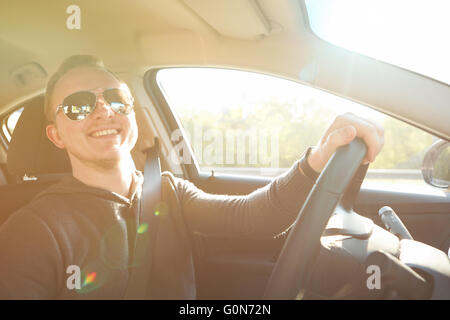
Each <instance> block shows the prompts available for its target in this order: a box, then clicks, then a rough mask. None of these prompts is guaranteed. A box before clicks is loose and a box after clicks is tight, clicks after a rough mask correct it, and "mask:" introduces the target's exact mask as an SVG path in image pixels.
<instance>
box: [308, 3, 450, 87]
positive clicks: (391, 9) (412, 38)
mask: <svg viewBox="0 0 450 320" xmlns="http://www.w3.org/2000/svg"><path fill="white" fill-rule="evenodd" d="M305 4H306V7H307V11H308V17H309V22H310V26H311V29H312V30H313V32H315V33H316V34H317V35H318V36H319V37H320V38H322V39H323V40H325V41H328V42H331V43H333V44H335V45H337V46H340V47H343V48H345V49H348V50H351V51H355V52H358V53H362V54H364V55H367V56H369V57H372V58H375V59H377V60H381V61H385V62H388V63H391V64H394V65H397V66H399V67H402V68H404V69H408V70H411V71H414V72H416V73H420V74H423V75H425V76H427V77H430V78H433V79H436V80H439V81H441V82H444V83H446V84H450V1H449V0H306V1H305Z"/></svg>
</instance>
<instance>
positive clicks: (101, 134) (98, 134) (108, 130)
mask: <svg viewBox="0 0 450 320" xmlns="http://www.w3.org/2000/svg"><path fill="white" fill-rule="evenodd" d="M118 133H119V131H117V130H116V129H107V130H102V131H96V132H94V134H93V136H94V137H100V136H106V135H108V134H118Z"/></svg>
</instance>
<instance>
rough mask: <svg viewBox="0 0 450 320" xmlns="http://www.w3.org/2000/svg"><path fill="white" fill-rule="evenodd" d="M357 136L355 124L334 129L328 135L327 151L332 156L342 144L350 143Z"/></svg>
mask: <svg viewBox="0 0 450 320" xmlns="http://www.w3.org/2000/svg"><path fill="white" fill-rule="evenodd" d="M355 137H356V129H355V127H353V126H346V127H343V128H339V129H337V130H334V131H333V132H331V133H330V135H329V136H328V139H327V142H326V146H325V149H327V151H326V153H327V154H329V155H330V156H331V155H332V154H333V153H334V152H335V151H336V149H337V148H339V147H340V146H343V145H346V144H349V143H350V142H351V141H352V140H353V139H354V138H355Z"/></svg>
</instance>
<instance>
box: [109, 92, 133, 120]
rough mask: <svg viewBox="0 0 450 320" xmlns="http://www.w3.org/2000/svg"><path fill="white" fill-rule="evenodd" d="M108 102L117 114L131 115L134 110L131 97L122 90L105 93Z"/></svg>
mask: <svg viewBox="0 0 450 320" xmlns="http://www.w3.org/2000/svg"><path fill="white" fill-rule="evenodd" d="M103 96H104V97H105V100H106V102H108V104H109V105H110V106H111V109H113V110H114V111H115V112H117V113H121V114H129V113H130V112H131V110H132V109H133V100H132V98H131V96H130V95H129V94H128V93H127V92H125V91H124V90H121V89H108V90H105V92H103Z"/></svg>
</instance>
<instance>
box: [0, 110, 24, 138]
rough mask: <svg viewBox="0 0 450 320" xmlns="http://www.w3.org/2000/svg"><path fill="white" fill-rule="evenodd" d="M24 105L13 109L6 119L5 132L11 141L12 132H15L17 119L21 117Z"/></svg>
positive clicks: (3, 128)
mask: <svg viewBox="0 0 450 320" xmlns="http://www.w3.org/2000/svg"><path fill="white" fill-rule="evenodd" d="M22 111H23V107H21V108H19V109H17V110H15V111H13V112H12V113H10V114H9V115H8V116H7V117H6V118H5V120H4V122H3V125H2V130H3V134H4V136H5V137H6V139H7V140H8V142H9V141H11V136H12V133H13V132H14V128H15V127H16V125H17V121H18V120H19V118H20V115H21V114H22Z"/></svg>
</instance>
